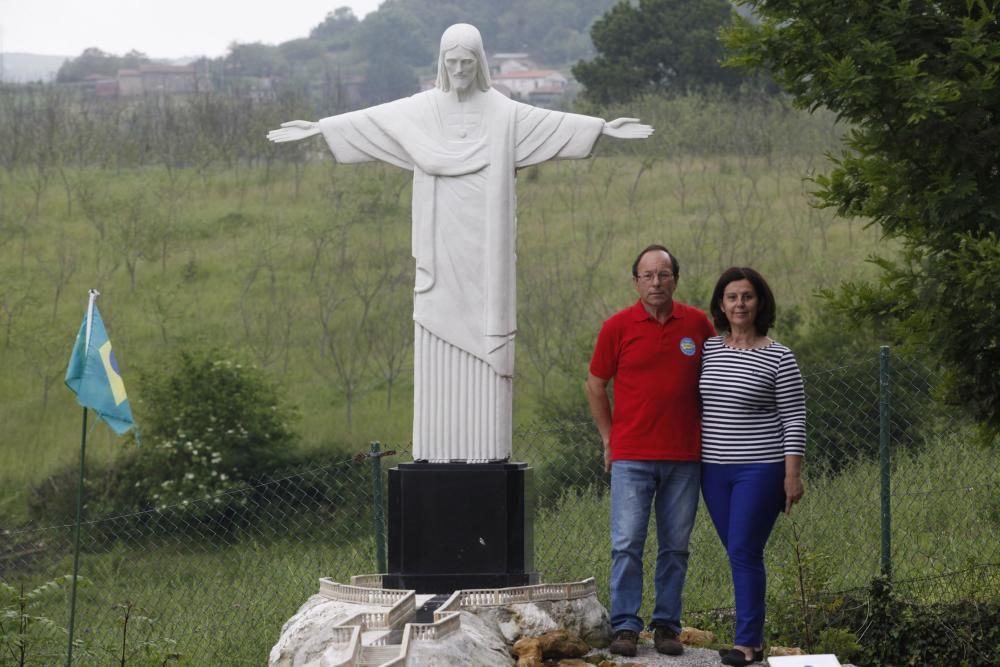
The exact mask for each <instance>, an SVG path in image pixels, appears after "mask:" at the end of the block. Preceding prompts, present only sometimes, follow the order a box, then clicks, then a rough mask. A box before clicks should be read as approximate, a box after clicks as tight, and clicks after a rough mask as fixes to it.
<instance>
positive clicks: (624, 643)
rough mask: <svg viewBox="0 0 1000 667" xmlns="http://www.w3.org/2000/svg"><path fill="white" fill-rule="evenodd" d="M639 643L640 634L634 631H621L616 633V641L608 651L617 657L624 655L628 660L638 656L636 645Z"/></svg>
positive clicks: (613, 640)
mask: <svg viewBox="0 0 1000 667" xmlns="http://www.w3.org/2000/svg"><path fill="white" fill-rule="evenodd" d="M638 642H639V633H638V632H635V631H633V630H619V631H618V632H616V633H615V637H614V639H612V640H611V645H610V646H609V647H608V650H609V651H611V652H612V653H614V654H615V655H624V656H626V657H628V658H631V657H634V656H635V654H636V644H637V643H638Z"/></svg>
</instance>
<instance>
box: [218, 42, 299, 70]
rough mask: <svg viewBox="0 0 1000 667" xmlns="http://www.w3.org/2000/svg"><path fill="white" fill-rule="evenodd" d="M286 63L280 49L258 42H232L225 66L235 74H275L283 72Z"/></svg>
mask: <svg viewBox="0 0 1000 667" xmlns="http://www.w3.org/2000/svg"><path fill="white" fill-rule="evenodd" d="M287 64H288V63H287V61H286V60H285V56H284V53H283V52H282V50H281V49H279V48H278V47H276V46H271V45H269V44H262V43H260V42H254V43H250V44H240V43H237V42H233V43H232V44H230V45H229V54H228V55H226V68H227V69H229V70H230V71H232V72H233V73H234V74H236V75H237V76H262V77H269V76H276V75H279V74H282V73H284V71H285V69H286V67H287Z"/></svg>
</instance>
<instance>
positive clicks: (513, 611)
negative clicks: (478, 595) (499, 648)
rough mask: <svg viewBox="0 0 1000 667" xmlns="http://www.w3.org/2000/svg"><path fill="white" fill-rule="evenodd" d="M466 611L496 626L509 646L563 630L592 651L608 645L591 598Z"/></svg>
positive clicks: (601, 612) (607, 624) (602, 617)
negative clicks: (521, 639)
mask: <svg viewBox="0 0 1000 667" xmlns="http://www.w3.org/2000/svg"><path fill="white" fill-rule="evenodd" d="M469 611H471V612H473V613H475V614H477V615H479V616H481V617H483V618H484V619H485V618H489V619H492V620H493V621H494V622H496V623H497V624H498V625H499V627H500V631H501V632H502V633H503V635H504V638H506V640H507V641H508V642H509V643H511V644H513V643H514V642H516V641H517V640H518V639H520V638H521V637H537V636H540V635H543V634H545V633H546V632H550V631H553V630H566V631H568V632H570V633H572V634H574V635H576V636H578V637H579V638H581V639H582V640H583V641H585V642H587V644H588V645H590V646H593V647H595V648H605V647H607V645H608V643H609V642H610V636H611V621H610V619H609V618H608V612H607V610H606V609H605V608H604V606H603V605H602V604H601V603H600V602H599V601H598V599H597V596H595V595H591V596H588V597H584V598H578V599H576V600H558V601H555V602H550V601H540V602H530V603H518V604H511V605H507V606H505V607H479V608H472V609H469Z"/></svg>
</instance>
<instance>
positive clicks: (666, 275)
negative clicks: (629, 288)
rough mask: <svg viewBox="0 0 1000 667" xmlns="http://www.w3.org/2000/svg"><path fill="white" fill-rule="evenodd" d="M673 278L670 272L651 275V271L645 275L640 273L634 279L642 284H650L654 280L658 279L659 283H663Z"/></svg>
mask: <svg viewBox="0 0 1000 667" xmlns="http://www.w3.org/2000/svg"><path fill="white" fill-rule="evenodd" d="M673 277H674V274H673V272H671V271H660V272H659V273H653V272H651V271H647V272H646V273H640V274H639V275H638V276H636V278H638V279H639V280H641V281H642V282H644V283H651V282H653V280H655V279H656V278H659V279H660V282H661V283H665V282H667V281H668V280H670V279H671V278H673Z"/></svg>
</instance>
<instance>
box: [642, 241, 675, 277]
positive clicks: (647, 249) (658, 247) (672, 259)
mask: <svg viewBox="0 0 1000 667" xmlns="http://www.w3.org/2000/svg"><path fill="white" fill-rule="evenodd" d="M654 250H660V251H663V252H665V253H667V256H669V257H670V269H671V270H672V271H673V272H674V278H675V279H676V278H677V276H679V275H680V274H681V265H680V262H678V261H677V258H676V257H674V253H672V252H670V251H669V250H667V249H666V248H665V247H664V246H661V245H660V244H659V243H654V244H652V245H648V246H646V247H645V248H643V250H642V252H640V253H639V256H638V257H636V258H635V261H634V262H632V277H633V278H638V277H639V261H640V260H641V259H642V256H643V255H645V254H646V253H647V252H653V251H654Z"/></svg>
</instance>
